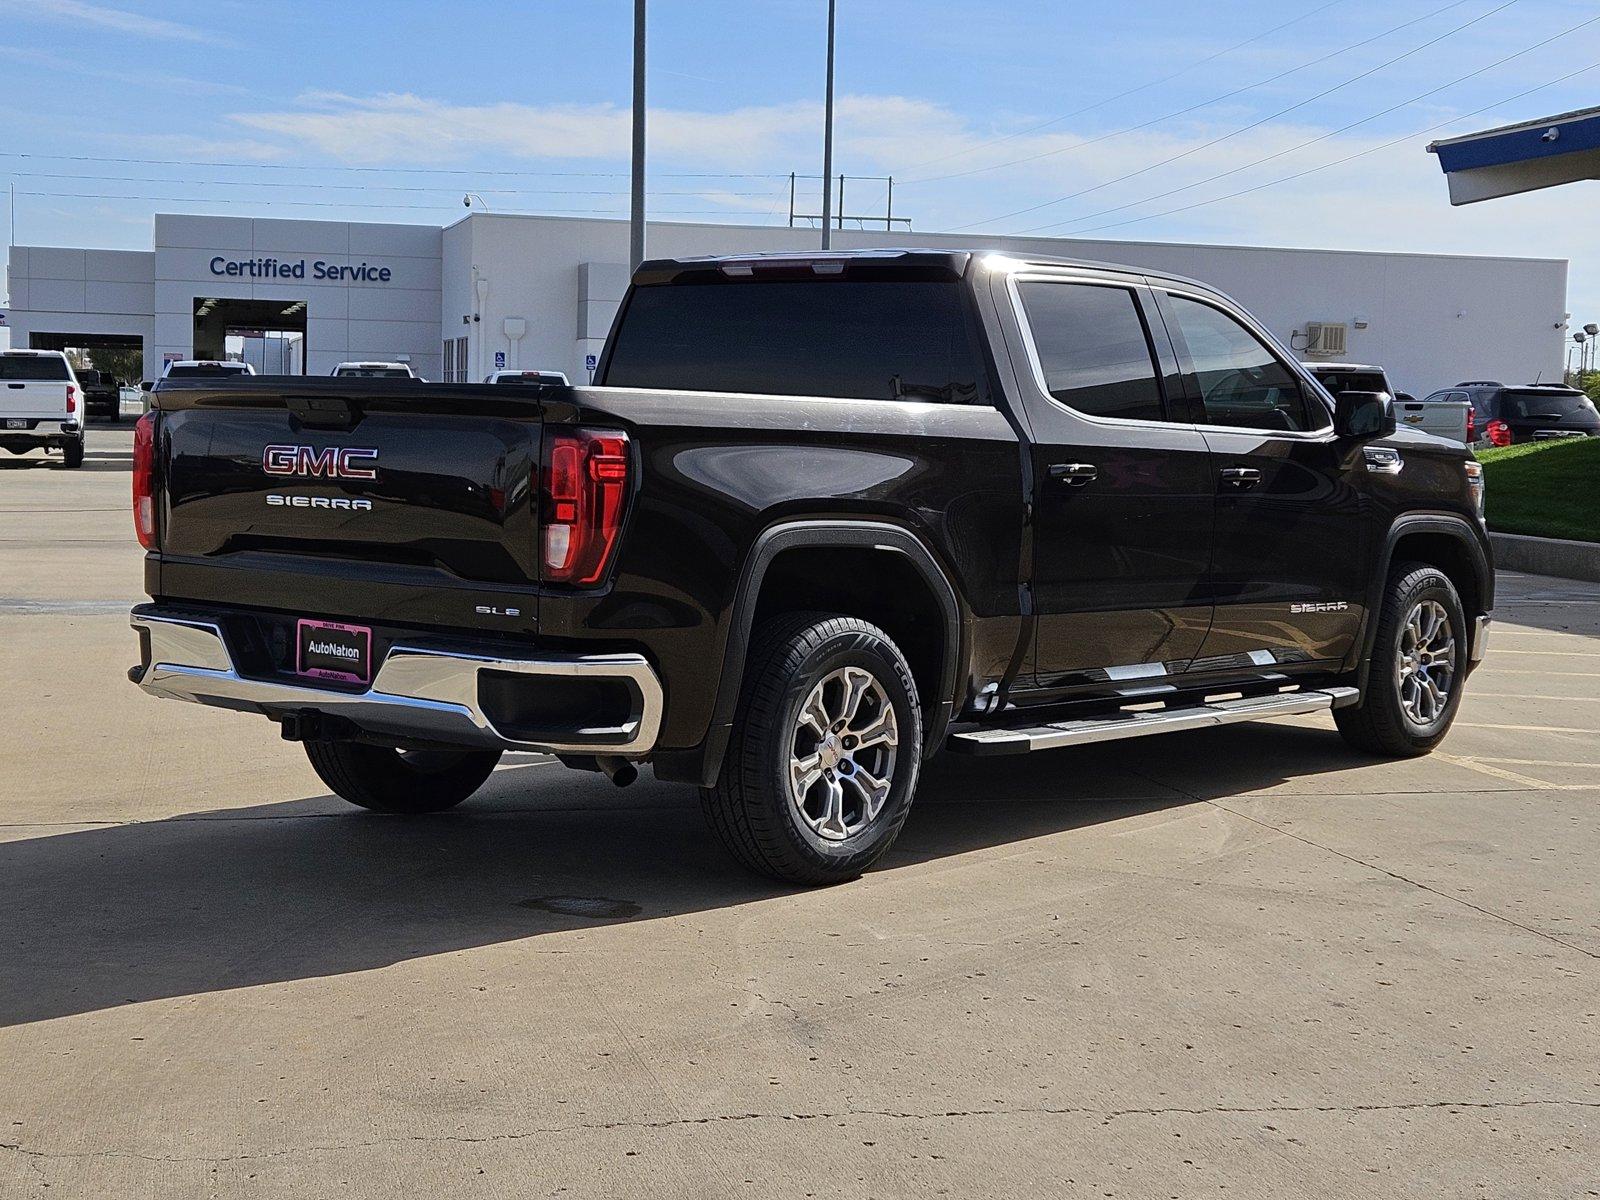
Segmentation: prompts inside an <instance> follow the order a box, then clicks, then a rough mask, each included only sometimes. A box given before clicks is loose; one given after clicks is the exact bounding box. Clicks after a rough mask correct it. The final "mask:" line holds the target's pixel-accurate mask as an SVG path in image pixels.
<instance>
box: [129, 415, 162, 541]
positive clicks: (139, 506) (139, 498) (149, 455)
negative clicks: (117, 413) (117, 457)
mask: <svg viewBox="0 0 1600 1200" xmlns="http://www.w3.org/2000/svg"><path fill="white" fill-rule="evenodd" d="M133 530H134V532H135V533H137V534H138V535H139V544H140V545H141V546H143V547H144V548H145V549H146V550H154V549H155V548H156V414H155V413H153V412H147V413H145V414H144V416H142V417H140V418H139V421H138V423H137V424H136V425H134V427H133Z"/></svg>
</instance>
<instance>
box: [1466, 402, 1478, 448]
mask: <svg viewBox="0 0 1600 1200" xmlns="http://www.w3.org/2000/svg"><path fill="white" fill-rule="evenodd" d="M1477 440H1478V412H1477V410H1476V409H1472V408H1469V409H1467V445H1469V446H1470V445H1472V443H1473V442H1475V441H1477Z"/></svg>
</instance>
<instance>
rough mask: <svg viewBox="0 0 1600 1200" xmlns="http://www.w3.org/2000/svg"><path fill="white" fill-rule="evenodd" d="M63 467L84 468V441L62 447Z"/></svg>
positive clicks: (80, 440)
mask: <svg viewBox="0 0 1600 1200" xmlns="http://www.w3.org/2000/svg"><path fill="white" fill-rule="evenodd" d="M61 465H62V466H64V467H81V466H83V440H82V439H81V438H80V439H79V440H78V441H76V442H68V443H67V444H66V445H65V446H63V447H61Z"/></svg>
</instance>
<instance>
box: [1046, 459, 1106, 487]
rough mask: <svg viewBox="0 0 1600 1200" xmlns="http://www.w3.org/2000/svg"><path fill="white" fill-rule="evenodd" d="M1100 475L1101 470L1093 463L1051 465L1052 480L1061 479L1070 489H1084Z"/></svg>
mask: <svg viewBox="0 0 1600 1200" xmlns="http://www.w3.org/2000/svg"><path fill="white" fill-rule="evenodd" d="M1099 474H1100V468H1099V467H1097V466H1095V465H1094V464H1093V463H1051V464H1050V478H1051V479H1059V480H1061V482H1063V483H1065V484H1066V485H1067V486H1068V487H1083V485H1084V484H1086V483H1093V482H1094V481H1095V479H1096V477H1097V476H1099Z"/></svg>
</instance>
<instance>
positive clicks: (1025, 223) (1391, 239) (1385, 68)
mask: <svg viewBox="0 0 1600 1200" xmlns="http://www.w3.org/2000/svg"><path fill="white" fill-rule="evenodd" d="M826 7H827V6H826V0H742V2H740V0H651V2H650V30H649V38H650V52H649V53H650V58H649V62H650V78H649V89H648V90H649V96H650V121H649V138H650V141H649V171H650V184H649V190H650V195H649V212H650V214H651V215H652V216H654V217H658V218H660V219H663V220H704V221H740V222H752V223H780V224H781V223H783V222H785V221H786V220H787V215H788V209H789V178H788V177H789V174H790V172H796V173H799V174H801V175H806V174H809V175H811V176H813V177H815V176H816V175H817V174H819V173H820V170H821V157H822V144H821V143H822V136H821V127H822V103H821V102H822V84H823V62H824V45H825V41H824V39H825V28H826V24H825V23H826ZM838 7H839V17H838V55H837V78H836V90H837V96H838V103H837V120H836V146H835V171H836V172H842V173H844V174H845V175H846V176H848V177H850V179H849V181H848V182H847V185H846V189H847V190H846V206H845V207H846V210H847V212H848V213H852V214H853V213H865V214H876V215H879V216H880V217H881V215H882V213H883V212H884V205H885V200H886V195H885V191H886V184H885V183H884V182H882V181H881V179H875V178H869V177H886V176H891V175H892V176H893V177H894V211H895V213H896V215H900V216H905V217H909V218H910V219H911V222H912V230H913V231H916V230H922V231H941V232H942V231H962V232H972V233H1023V232H1029V233H1046V234H1051V235H1058V236H1071V235H1073V234H1084V235H1093V236H1094V237H1096V238H1111V239H1129V240H1160V241H1200V242H1220V243H1229V244H1266V245H1287V246H1313V247H1334V248H1342V249H1369V250H1407V251H1422V252H1437V253H1452V254H1507V255H1525V256H1531V257H1544V258H1566V259H1570V260H1571V262H1572V268H1571V278H1570V292H1569V304H1568V307H1569V308H1570V309H1571V310H1572V313H1573V317H1574V325H1575V326H1576V325H1578V324H1582V323H1584V322H1585V321H1592V320H1600V220H1597V219H1596V214H1597V211H1600V207H1597V203H1596V202H1597V201H1600V182H1595V183H1580V184H1575V185H1571V186H1569V187H1565V188H1557V189H1552V190H1548V191H1545V192H1540V193H1534V194H1530V195H1527V196H1520V197H1512V198H1507V199H1503V200H1498V201H1492V202H1489V203H1486V204H1478V205H1472V206H1468V207H1464V208H1452V207H1451V206H1450V205H1449V203H1448V200H1447V198H1446V191H1445V181H1444V177H1443V175H1442V174H1441V173H1440V171H1439V168H1438V164H1437V161H1436V160H1435V159H1434V157H1433V156H1432V155H1430V154H1428V153H1426V151H1425V147H1426V145H1427V143H1428V142H1429V141H1430V140H1432V139H1433V138H1440V137H1449V136H1452V135H1455V134H1459V133H1465V132H1470V131H1472V130H1476V129H1482V128H1487V127H1490V126H1493V125H1497V124H1502V123H1506V122H1510V121H1516V120H1522V119H1529V118H1534V117H1539V116H1543V115H1548V114H1553V113H1559V112H1565V111H1568V110H1571V109H1576V108H1583V107H1588V106H1591V105H1596V104H1600V5H1597V4H1596V3H1595V0H1509V2H1508V0H1455V2H1453V3H1451V2H1447V0H1387V2H1378V0H1332V2H1330V0H1279V2H1278V3H1272V4H1269V3H1265V2H1264V0H1214V2H1206V3H1195V2H1193V0H1187V2H1183V0H1153V2H1148V3H1137V2H1136V3H1123V4H1115V5H1108V4H1103V3H1102V4H1092V5H1091V4H1085V3H1081V2H1079V0H1055V2H1047V0H1005V2H1004V3H999V2H997V0H989V2H987V3H978V2H976V0H974V2H970V3H958V2H956V0H839V5H838ZM632 8H633V6H632V4H631V3H630V2H629V0H539V2H531V3H515V4H513V3H476V2H473V0H452V2H451V3H448V4H440V3H438V2H437V0H433V2H431V3H426V4H423V3H411V2H409V0H386V2H385V3H381V4H379V3H364V2H356V0H344V2H341V3H320V4H303V3H298V2H294V0H277V2H276V3H273V4H270V5H268V4H260V3H245V2H243V0H171V2H165V3H144V2H140V0H117V3H115V4H110V3H99V2H97V0H0V81H3V86H0V95H4V97H5V105H4V106H5V109H6V116H7V119H6V120H5V121H4V122H3V124H0V187H5V186H6V185H7V184H10V185H12V186H14V188H15V192H16V201H15V213H14V214H8V216H12V217H14V220H15V229H16V240H17V241H18V242H19V243H22V244H34V245H51V244H54V245H76V246H100V247H108V248H131V249H143V248H148V246H149V244H150V216H151V214H152V213H154V212H157V211H161V212H214V213H234V214H240V215H265V216H283V217H303V218H318V219H341V220H378V221H410V222H418V223H444V222H449V221H452V220H454V219H456V218H457V217H459V216H460V215H462V212H463V211H464V210H463V208H462V196H463V194H464V193H465V192H468V191H471V192H473V193H476V194H477V195H478V196H479V198H480V199H481V200H482V202H483V203H485V204H486V205H487V206H488V207H489V208H490V209H491V210H493V211H497V212H546V213H567V214H580V213H582V214H598V215H613V216H625V215H626V212H627V187H628V178H627V172H628V145H629V104H630V96H631V90H630V89H631V48H632ZM817 188H818V183H817V181H816V179H815V178H813V179H811V180H810V181H806V180H804V179H802V180H801V182H800V184H799V192H800V196H799V199H800V207H801V209H802V210H803V211H811V212H815V211H816V208H817V206H818V204H819V203H820V201H819V197H818V191H817ZM0 203H3V198H0ZM895 240H896V241H898V242H900V243H902V244H903V243H904V242H905V240H906V235H905V233H904V232H900V233H898V234H897V235H896V237H895ZM912 240H913V241H914V240H915V239H914V237H913V238H912Z"/></svg>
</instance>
